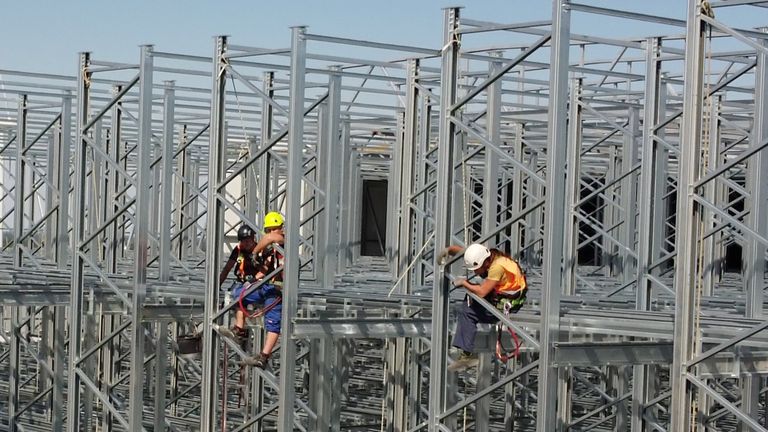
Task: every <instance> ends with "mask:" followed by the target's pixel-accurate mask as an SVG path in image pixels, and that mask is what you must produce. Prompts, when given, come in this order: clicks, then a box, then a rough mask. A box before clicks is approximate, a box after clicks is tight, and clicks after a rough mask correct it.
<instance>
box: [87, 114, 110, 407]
mask: <svg viewBox="0 0 768 432" xmlns="http://www.w3.org/2000/svg"><path fill="white" fill-rule="evenodd" d="M91 131H92V132H91V139H92V140H93V147H95V148H98V149H100V150H102V151H103V150H106V146H105V142H104V128H103V122H102V118H101V117H100V118H98V120H96V123H94V124H93V127H92V128H91ZM89 150H90V151H89V154H90V155H91V158H92V159H91V179H92V180H91V182H90V193H89V194H88V221H89V222H88V225H89V230H93V231H95V230H96V227H99V226H101V223H102V221H103V220H102V219H101V217H102V210H103V209H102V202H103V201H104V190H103V186H104V184H103V181H104V175H103V173H104V163H105V161H103V158H102V157H101V153H100V152H97V151H96V150H95V149H89ZM103 245H104V232H103V231H102V232H100V233H99V234H98V235H97V236H96V238H95V239H94V241H93V246H91V247H89V252H90V253H91V256H92V258H93V261H94V262H97V263H101V262H103V261H104V247H103ZM89 312H90V310H89ZM85 331H86V332H87V333H90V332H89V330H88V329H87V328H86V329H85ZM92 334H95V333H92ZM85 348H86V349H88V348H90V347H87V346H86V347H85ZM86 407H87V406H86Z"/></svg>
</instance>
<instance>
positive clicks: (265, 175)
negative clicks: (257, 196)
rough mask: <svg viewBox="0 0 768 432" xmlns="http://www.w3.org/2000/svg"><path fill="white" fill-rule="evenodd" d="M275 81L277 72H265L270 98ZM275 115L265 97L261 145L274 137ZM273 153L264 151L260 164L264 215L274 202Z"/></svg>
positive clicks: (264, 82)
mask: <svg viewBox="0 0 768 432" xmlns="http://www.w3.org/2000/svg"><path fill="white" fill-rule="evenodd" d="M274 82H275V73H274V72H264V76H263V78H262V85H263V87H262V89H263V91H264V93H265V94H266V95H267V96H269V97H270V98H272V97H274V95H275V88H274ZM273 117H274V107H272V105H271V104H270V103H269V102H268V101H267V100H266V99H264V100H263V102H262V104H261V146H262V147H263V146H266V145H267V143H268V142H269V141H270V139H271V138H272V126H273V124H274V122H273ZM271 158H272V156H271V154H270V152H266V153H264V155H263V156H262V157H261V161H260V165H259V176H260V177H259V181H260V182H261V188H260V192H261V201H262V202H261V207H262V208H261V210H262V211H263V214H262V216H263V215H265V214H267V212H269V211H271V210H272V204H271V202H270V196H271V193H270V192H271V190H272V189H271V183H270V181H269V179H270V177H271V173H272V172H271V166H270V165H271V163H270V161H271Z"/></svg>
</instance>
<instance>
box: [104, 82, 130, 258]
mask: <svg viewBox="0 0 768 432" xmlns="http://www.w3.org/2000/svg"><path fill="white" fill-rule="evenodd" d="M121 90H122V86H115V87H114V88H113V89H112V93H113V94H114V95H117V94H119V93H120V91H121ZM122 126H123V107H122V103H121V102H118V103H116V104H115V105H114V106H113V107H112V113H111V125H110V134H109V157H110V159H112V160H113V161H114V163H115V164H117V165H118V166H119V165H120V157H121V155H122V151H121V148H122V139H123V130H122ZM124 181H126V179H123V182H124ZM107 184H108V185H109V186H110V188H109V189H110V190H109V196H110V198H111V199H110V201H109V203H108V206H107V217H108V218H109V217H112V216H113V215H114V213H115V212H117V211H119V210H120V208H121V207H122V205H120V204H121V203H122V202H123V201H124V200H123V199H118V197H117V195H118V194H119V193H120V189H121V187H122V185H121V181H120V177H119V174H118V171H117V170H116V169H115V168H114V167H111V168H110V170H109V178H108V179H107ZM109 232H110V234H109V236H110V237H111V238H112V243H111V244H110V245H108V250H107V262H106V263H105V264H106V266H107V268H108V269H109V271H110V272H112V273H117V260H118V258H119V257H120V256H122V253H121V251H122V249H123V248H124V239H123V235H122V231H121V230H120V227H119V219H118V220H115V221H114V222H113V223H112V228H111V229H110V230H109Z"/></svg>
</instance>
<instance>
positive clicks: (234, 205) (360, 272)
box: [0, 0, 768, 432]
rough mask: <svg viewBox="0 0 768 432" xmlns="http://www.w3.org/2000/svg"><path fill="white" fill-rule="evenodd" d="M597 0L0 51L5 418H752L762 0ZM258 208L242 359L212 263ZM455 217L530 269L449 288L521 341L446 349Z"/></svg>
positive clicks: (762, 357) (60, 426)
mask: <svg viewBox="0 0 768 432" xmlns="http://www.w3.org/2000/svg"><path fill="white" fill-rule="evenodd" d="M594 3H596V2H593V1H589V0H583V2H575V1H569V0H554V1H552V2H551V4H546V7H545V5H544V4H543V3H542V4H538V3H537V4H535V6H534V5H532V6H531V7H532V8H540V9H541V11H540V14H539V16H540V19H539V20H536V21H529V22H518V23H497V22H490V21H484V20H476V19H472V18H470V17H471V15H472V12H473V11H472V8H471V7H470V8H466V9H463V8H447V9H445V10H443V11H442V13H443V17H444V21H443V28H442V38H441V39H440V41H441V42H440V46H432V47H428V46H427V47H425V46H407V45H400V44H392V43H387V42H376V41H368V40H364V39H356V38H347V37H336V36H331V35H323V34H316V33H313V30H312V28H311V27H294V28H292V29H290V30H289V29H286V32H285V35H284V41H285V45H284V46H283V47H266V48H263V47H256V46H250V45H248V43H249V41H247V40H245V41H243V40H235V39H234V38H230V37H226V36H219V37H216V38H215V42H214V44H213V52H212V55H211V56H210V57H209V56H205V55H193V54H186V53H175V52H168V51H162V50H160V49H158V48H156V47H153V46H149V45H147V46H142V47H140V48H139V49H138V52H137V57H136V62H135V63H121V62H113V61H110V60H108V59H107V58H106V57H105V58H102V56H103V55H105V54H106V55H108V53H81V54H80V55H79V56H78V58H77V69H73V70H72V71H71V72H72V73H71V75H55V74H48V73H42V72H28V71H18V70H13V69H6V70H0V84H2V87H0V300H2V303H0V377H2V379H0V398H2V400H3V401H4V402H3V403H0V430H6V431H9V432H17V431H19V432H22V431H49V430H54V431H70V432H75V431H96V430H98V431H112V430H115V431H118V430H120V431H122V430H124V431H138V430H147V431H149V430H154V431H161V430H162V431H166V430H167V431H174V432H176V431H178V432H181V431H201V432H211V431H269V430H278V431H288V430H302V431H341V430H370V431H381V430H386V431H391V432H405V431H408V432H416V431H420V430H427V431H454V430H476V431H509V430H516V431H517V430H530V431H534V430H535V431H537V432H549V431H566V430H571V431H577V430H578V431H586V430H595V431H608V430H610V431H625V430H630V431H633V432H640V431H643V432H645V431H675V432H678V431H679V432H682V431H686V432H687V431H690V430H697V431H705V430H711V431H726V430H727V431H730V430H739V431H748V430H756V431H766V430H768V415H767V414H766V412H768V409H767V408H766V406H768V391H766V389H767V388H768V382H766V379H765V376H766V374H768V332H766V330H768V321H766V320H765V315H764V312H763V311H764V307H765V298H764V294H763V293H764V290H765V288H766V286H767V285H768V283H767V282H766V270H767V269H766V250H767V249H768V216H767V215H768V156H767V155H766V152H765V149H766V147H768V108H766V106H765V104H766V103H768V32H766V28H768V27H766V28H757V29H752V28H750V29H748V28H743V27H744V26H743V25H742V24H741V23H740V22H739V20H738V19H734V18H733V17H735V16H745V15H746V14H749V15H750V16H755V17H762V18H766V19H765V20H764V21H765V23H766V24H768V10H767V9H766V7H765V5H766V4H765V3H764V2H762V1H757V0H753V1H745V0H717V1H710V2H708V1H704V0H689V1H688V7H687V14H686V15H685V16H666V15H665V13H666V12H664V11H660V14H659V16H651V15H648V14H643V13H638V12H633V11H631V9H632V7H631V5H627V8H628V9H629V10H623V9H618V7H619V6H618V5H614V4H611V5H609V6H611V7H604V5H602V4H601V5H600V6H598V5H596V4H594ZM621 7H624V5H623V4H622V5H621ZM435 13H439V12H438V11H435ZM739 14H741V15H739ZM596 22H606V23H608V22H610V24H606V26H605V27H606V28H608V27H611V31H610V32H606V29H605V28H599V26H597V27H596V26H594V23H596ZM585 23H587V24H586V25H585ZM589 23H592V24H591V25H590V24H589ZM622 23H631V24H632V25H631V26H627V28H626V29H624V28H622V26H621V25H622ZM660 29H662V30H660ZM643 30H645V31H643ZM439 31H440V30H439V29H434V34H435V36H436V37H437V35H438V34H439V33H438V32H439ZM607 34H610V36H608V35H607ZM661 35H666V36H661ZM209 49H210V48H205V50H209ZM203 52H205V51H203ZM12 60H13V59H6V61H8V62H10V63H11V67H12ZM74 60H75V59H73V65H74ZM381 182H385V183H383V184H386V193H378V194H374V193H372V192H370V190H371V189H370V188H369V186H370V185H372V184H374V183H375V184H377V185H380V184H382V183H381ZM382 201H386V203H383V202H382ZM373 208H379V209H380V210H379V211H373V210H371V209H373ZM381 209H384V210H381ZM274 210H276V211H280V212H282V213H283V214H284V215H285V217H286V226H285V232H286V238H287V242H286V244H285V245H284V246H283V247H282V252H283V253H284V256H285V264H284V266H282V267H281V268H279V269H277V270H276V271H275V272H277V271H282V272H283V273H284V278H285V285H284V290H283V298H282V304H283V321H282V329H281V331H282V334H281V339H280V342H279V345H278V349H277V351H276V353H275V355H274V356H273V358H272V360H271V365H270V367H267V368H266V369H264V370H262V369H259V368H252V367H248V366H242V365H241V362H242V361H243V360H245V359H247V358H248V357H249V356H251V355H253V354H255V353H257V352H258V350H260V347H261V345H262V343H263V341H264V337H265V331H264V329H263V324H262V322H261V320H260V319H252V320H250V321H249V327H250V328H251V330H252V336H251V338H250V341H249V343H248V344H247V345H246V346H245V347H243V346H241V345H239V344H237V343H235V342H233V341H232V340H231V339H228V338H226V337H225V336H224V334H223V333H222V330H223V329H224V328H226V327H229V326H230V325H231V321H232V319H233V318H232V316H233V312H234V311H235V309H237V308H239V307H240V304H239V302H237V301H233V300H232V299H231V298H230V295H229V293H228V289H229V284H230V283H231V281H227V282H225V283H224V284H223V285H221V286H220V285H219V280H218V275H219V272H220V270H221V268H222V267H223V265H224V263H225V260H226V258H227V256H228V254H229V252H230V250H231V247H232V246H233V245H234V243H235V241H236V240H235V239H236V237H235V233H236V230H237V228H238V227H239V225H240V223H242V222H245V223H248V224H249V225H251V226H253V227H255V228H257V231H260V230H261V228H262V227H261V222H262V218H263V216H264V214H265V213H266V212H269V211H274ZM370 233H373V234H374V236H373V237H370V236H369V234H370ZM366 236H368V237H366ZM473 242H484V243H486V244H488V245H490V246H494V247H498V248H500V249H503V250H506V251H508V252H509V253H510V254H511V255H513V256H514V257H515V258H516V259H517V260H518V261H519V262H520V263H521V264H522V266H523V267H524V268H525V270H526V272H527V277H528V280H529V283H530V287H531V290H530V291H531V292H530V293H529V296H528V297H529V298H528V302H527V304H526V305H525V306H524V307H523V309H522V310H521V311H520V312H519V313H517V314H515V315H511V316H505V315H503V314H502V313H501V312H499V311H498V310H496V309H495V308H494V307H493V306H492V305H490V304H489V303H488V302H487V301H485V300H483V299H480V298H478V297H476V296H474V295H472V297H474V301H478V302H480V303H481V304H483V305H484V306H486V307H487V308H488V309H489V310H491V311H492V312H493V313H494V314H496V315H497V316H498V318H499V319H500V321H501V323H503V324H505V325H506V326H508V327H509V328H511V329H512V330H513V332H514V333H515V336H516V338H517V339H518V340H519V341H520V343H521V348H520V352H519V355H517V356H515V357H513V358H511V359H510V360H508V361H502V360H500V359H499V358H498V357H497V356H496V355H495V351H496V343H497V342H496V341H497V330H496V327H495V326H490V325H481V326H480V329H479V333H478V343H477V344H478V346H479V348H478V350H479V358H480V363H479V365H478V366H477V368H473V369H470V370H468V371H462V372H458V373H457V372H454V371H451V370H450V369H449V365H450V364H451V363H452V362H453V361H454V358H455V357H456V355H455V354H456V353H454V352H453V350H452V349H451V339H450V338H451V336H452V334H453V332H454V327H455V312H454V306H455V305H456V304H458V303H459V302H461V301H464V298H465V293H464V292H463V290H459V289H455V288H454V285H453V280H454V279H455V278H459V277H465V276H467V274H466V273H465V270H464V267H463V262H462V259H461V257H460V256H456V257H454V258H452V259H451V260H450V261H449V262H447V263H445V264H441V263H439V262H438V260H437V252H438V251H439V250H441V249H442V248H443V247H445V246H447V245H449V244H459V245H468V244H470V243H473ZM371 250H374V251H377V253H373V254H371ZM255 288H256V287H255V286H253V287H251V288H250V289H255ZM197 333H199V334H201V335H202V342H201V344H202V346H201V349H200V351H201V353H192V354H189V353H188V351H187V350H185V349H184V348H183V347H182V341H183V340H184V339H183V338H180V337H181V336H188V335H191V334H197ZM501 343H502V345H503V346H504V347H507V348H508V347H510V346H512V344H513V341H512V340H511V338H510V337H509V334H508V333H505V334H504V337H503V338H502V339H501Z"/></svg>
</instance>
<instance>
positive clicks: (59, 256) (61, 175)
mask: <svg viewBox="0 0 768 432" xmlns="http://www.w3.org/2000/svg"><path fill="white" fill-rule="evenodd" d="M59 133H60V135H59V151H58V153H59V160H58V163H57V166H58V167H57V169H58V176H57V182H58V183H57V184H58V188H59V199H58V205H59V211H58V212H57V219H56V224H57V226H56V263H57V266H58V268H59V269H64V268H66V267H67V260H68V259H69V249H70V244H71V242H72V237H70V236H69V216H70V213H69V167H70V163H69V158H70V154H71V146H72V95H71V94H66V95H64V96H62V97H61V131H60V132H59ZM62 331H63V330H62Z"/></svg>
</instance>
